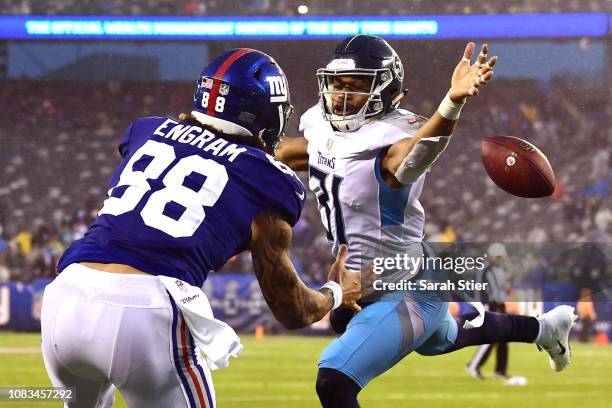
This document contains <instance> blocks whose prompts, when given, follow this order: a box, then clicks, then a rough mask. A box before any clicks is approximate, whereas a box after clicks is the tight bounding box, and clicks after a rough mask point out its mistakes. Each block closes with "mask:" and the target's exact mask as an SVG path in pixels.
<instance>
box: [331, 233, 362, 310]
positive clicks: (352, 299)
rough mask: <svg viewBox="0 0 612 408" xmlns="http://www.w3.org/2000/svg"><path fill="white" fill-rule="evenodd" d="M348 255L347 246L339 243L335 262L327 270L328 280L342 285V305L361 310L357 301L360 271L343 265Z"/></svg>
mask: <svg viewBox="0 0 612 408" xmlns="http://www.w3.org/2000/svg"><path fill="white" fill-rule="evenodd" d="M347 255H348V247H347V246H346V245H340V248H339V249H338V255H337V256H336V262H334V264H333V265H332V267H331V269H330V270H329V275H328V280H333V281H335V282H338V283H339V284H340V286H341V287H342V307H344V308H346V309H350V310H354V311H356V312H358V311H360V310H361V307H360V306H359V305H358V304H357V301H358V300H359V299H361V272H358V271H352V270H350V269H346V268H345V267H344V261H345V260H346V257H347Z"/></svg>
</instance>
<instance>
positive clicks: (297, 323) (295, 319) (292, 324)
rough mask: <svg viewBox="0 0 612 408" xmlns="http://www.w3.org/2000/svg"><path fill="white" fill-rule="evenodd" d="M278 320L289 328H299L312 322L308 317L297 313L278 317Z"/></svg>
mask: <svg viewBox="0 0 612 408" xmlns="http://www.w3.org/2000/svg"><path fill="white" fill-rule="evenodd" d="M277 320H278V321H279V322H280V324H281V325H282V326H283V327H284V328H285V329H287V330H299V329H303V328H304V327H308V326H310V325H311V324H312V322H309V321H308V319H306V318H304V317H303V316H297V315H294V316H283V317H277Z"/></svg>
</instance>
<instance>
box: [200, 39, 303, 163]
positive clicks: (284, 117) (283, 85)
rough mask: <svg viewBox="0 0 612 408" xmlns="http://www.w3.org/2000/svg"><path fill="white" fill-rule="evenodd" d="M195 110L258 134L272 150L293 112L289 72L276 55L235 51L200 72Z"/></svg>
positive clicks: (226, 128) (209, 121)
mask: <svg viewBox="0 0 612 408" xmlns="http://www.w3.org/2000/svg"><path fill="white" fill-rule="evenodd" d="M193 106H194V111H192V112H191V114H192V115H193V116H194V117H195V118H196V119H197V120H198V121H199V122H201V123H203V124H205V125H209V126H211V127H213V128H215V129H217V130H220V131H221V132H224V133H227V134H230V135H231V134H233V135H238V136H247V137H257V138H258V139H259V140H260V141H261V143H262V144H263V146H264V148H265V149H266V151H267V152H268V153H272V152H273V151H274V148H275V147H276V145H277V144H278V142H279V140H280V138H281V137H282V136H283V134H284V133H285V129H286V126H287V123H288V122H289V117H290V116H291V113H292V112H293V107H292V106H291V101H290V98H289V86H288V83H287V77H286V76H285V73H284V72H283V70H282V69H281V67H280V66H279V65H278V64H277V63H276V61H274V59H273V58H272V57H270V56H269V55H267V54H264V53H263V52H261V51H257V50H253V49H250V48H237V49H234V50H230V51H227V52H225V53H224V54H222V55H221V56H219V57H218V58H217V59H215V60H214V61H213V62H211V63H210V64H209V65H208V66H207V67H206V68H204V70H203V71H202V73H201V74H200V78H199V79H198V82H197V87H196V90H195V93H194V95H193Z"/></svg>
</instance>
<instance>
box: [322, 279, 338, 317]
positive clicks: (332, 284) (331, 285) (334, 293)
mask: <svg viewBox="0 0 612 408" xmlns="http://www.w3.org/2000/svg"><path fill="white" fill-rule="evenodd" d="M324 288H325V289H329V290H331V292H332V298H333V299H334V305H333V306H332V309H331V310H335V309H337V308H339V307H340V305H341V304H342V287H341V286H340V284H339V283H338V282H334V281H329V282H326V283H325V285H323V286H321V289H324Z"/></svg>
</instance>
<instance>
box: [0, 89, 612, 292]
mask: <svg viewBox="0 0 612 408" xmlns="http://www.w3.org/2000/svg"><path fill="white" fill-rule="evenodd" d="M296 86H297V88H296ZM299 86H300V84H297V83H296V84H295V85H294V87H293V92H292V94H293V95H294V98H293V99H294V101H293V102H294V105H296V108H297V113H296V116H299V114H300V113H302V112H303V111H304V110H305V109H306V108H307V107H308V105H309V102H310V104H311V103H312V100H311V101H308V100H305V99H304V96H302V95H308V94H312V92H307V91H306V90H305V89H301V88H299ZM302 86H304V85H302ZM517 89H521V90H522V91H521V92H520V93H518V92H516V90H517ZM191 92H192V84H188V83H187V84H186V83H154V84H153V83H151V84H148V83H142V82H139V83H134V82H101V83H99V82H95V83H94V82H89V83H88V82H81V83H73V82H72V83H71V82H61V81H57V82H45V81H28V80H20V81H0V100H3V101H11V103H9V104H5V105H4V106H3V109H2V112H1V113H0V140H1V141H2V148H1V149H0V229H1V230H0V280H7V279H9V278H10V279H12V280H20V281H31V280H32V279H35V278H37V277H43V276H53V274H54V271H55V265H56V262H57V260H58V257H59V256H60V255H61V253H62V252H63V250H64V249H65V248H66V246H67V245H69V244H70V243H71V242H72V241H74V240H75V239H78V238H79V237H81V236H82V235H83V234H84V232H85V231H86V230H87V227H88V225H89V224H90V223H91V221H92V220H93V218H94V217H95V215H96V212H97V210H98V209H99V208H100V206H101V203H102V201H103V199H104V197H105V194H106V189H107V180H108V178H109V176H110V175H111V173H112V171H113V170H114V167H115V166H116V164H117V163H118V160H119V157H118V154H117V152H116V143H117V140H118V138H119V136H120V135H121V133H122V131H123V129H124V128H126V127H127V126H128V124H129V123H130V122H131V121H132V120H133V119H134V118H136V117H139V116H150V115H170V116H174V117H176V116H177V115H178V113H180V112H184V111H185V110H186V109H189V107H190V104H191ZM419 92H421V93H419ZM608 97H609V96H608V90H607V89H605V87H601V86H595V85H585V84H583V83H582V82H579V81H578V80H572V79H570V78H562V79H557V80H555V81H552V82H551V83H548V84H546V87H544V86H542V85H540V84H538V83H537V82H535V81H528V80H509V79H505V80H496V84H495V86H491V87H490V89H487V92H483V93H482V95H481V96H479V97H478V98H475V99H474V100H473V101H470V106H469V107H468V108H466V111H465V113H464V114H463V115H462V119H461V123H460V125H459V127H458V129H457V130H456V132H455V135H454V136H453V141H452V143H451V144H450V146H449V147H448V149H447V151H446V152H445V154H444V155H442V157H441V158H440V160H439V162H438V163H437V164H436V165H435V166H434V168H433V169H432V171H431V172H430V173H429V174H428V176H427V181H426V183H425V188H424V191H423V194H422V200H421V201H422V204H423V206H424V208H425V211H426V219H427V224H426V230H425V232H426V239H427V240H429V241H432V242H445V243H453V242H491V241H504V242H553V243H554V242H580V241H582V242H585V241H586V242H601V243H609V242H610V237H611V235H610V233H611V229H610V226H611V225H612V209H611V206H610V199H609V198H610V181H611V172H610V141H611V139H612V133H610V126H609V125H610V123H609V116H608V112H606V108H607V107H608V106H609V101H608ZM406 99H407V101H406V108H408V109H411V110H413V111H415V112H418V113H423V114H426V115H429V114H431V112H433V110H434V109H435V107H436V106H437V103H438V98H437V96H436V97H435V98H433V97H432V95H431V94H429V93H427V92H426V91H425V90H418V89H416V90H414V91H412V92H411V93H410V96H409V98H406ZM295 123H296V122H295V121H293V122H292V129H291V130H290V132H289V134H296V133H297V129H296V127H295ZM501 134H509V135H514V136H518V137H522V138H525V139H527V140H529V141H531V142H533V143H534V144H535V145H536V146H539V147H540V148H541V149H542V150H543V151H544V152H545V153H546V154H547V155H548V157H549V159H550V161H551V164H552V166H553V168H554V169H555V171H556V176H557V186H556V190H555V193H554V195H553V196H551V197H549V198H545V199H537V200H526V199H520V198H516V197H512V196H510V195H508V194H506V193H504V192H503V191H501V190H500V189H499V188H497V187H496V186H495V185H494V184H493V183H492V182H491V181H490V180H489V178H488V177H487V175H486V173H485V172H484V169H483V167H482V164H481V162H480V151H479V149H480V143H479V142H480V140H481V139H482V138H483V137H485V136H489V135H501ZM301 176H302V178H303V180H304V181H306V177H307V175H306V174H302V175H301ZM319 218H320V216H319V213H318V210H317V209H316V205H315V199H314V197H313V196H312V194H310V195H309V198H308V200H307V204H306V208H305V210H304V212H303V216H302V218H301V220H300V221H299V222H298V224H297V225H296V227H295V232H294V245H293V248H294V249H293V251H292V256H293V258H294V261H295V263H296V265H297V267H298V270H299V271H300V273H301V274H302V276H303V277H304V279H305V280H306V281H310V282H321V281H325V279H326V276H325V273H326V271H327V270H328V267H329V264H330V260H331V256H330V252H329V246H328V244H327V242H326V238H325V234H323V231H322V226H321V222H320V219H319ZM250 268H251V266H250V259H249V255H248V254H241V255H238V256H236V257H234V258H232V259H231V260H230V261H229V262H228V264H227V265H226V267H225V268H224V270H227V271H232V272H247V271H249V270H251V269H250Z"/></svg>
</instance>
